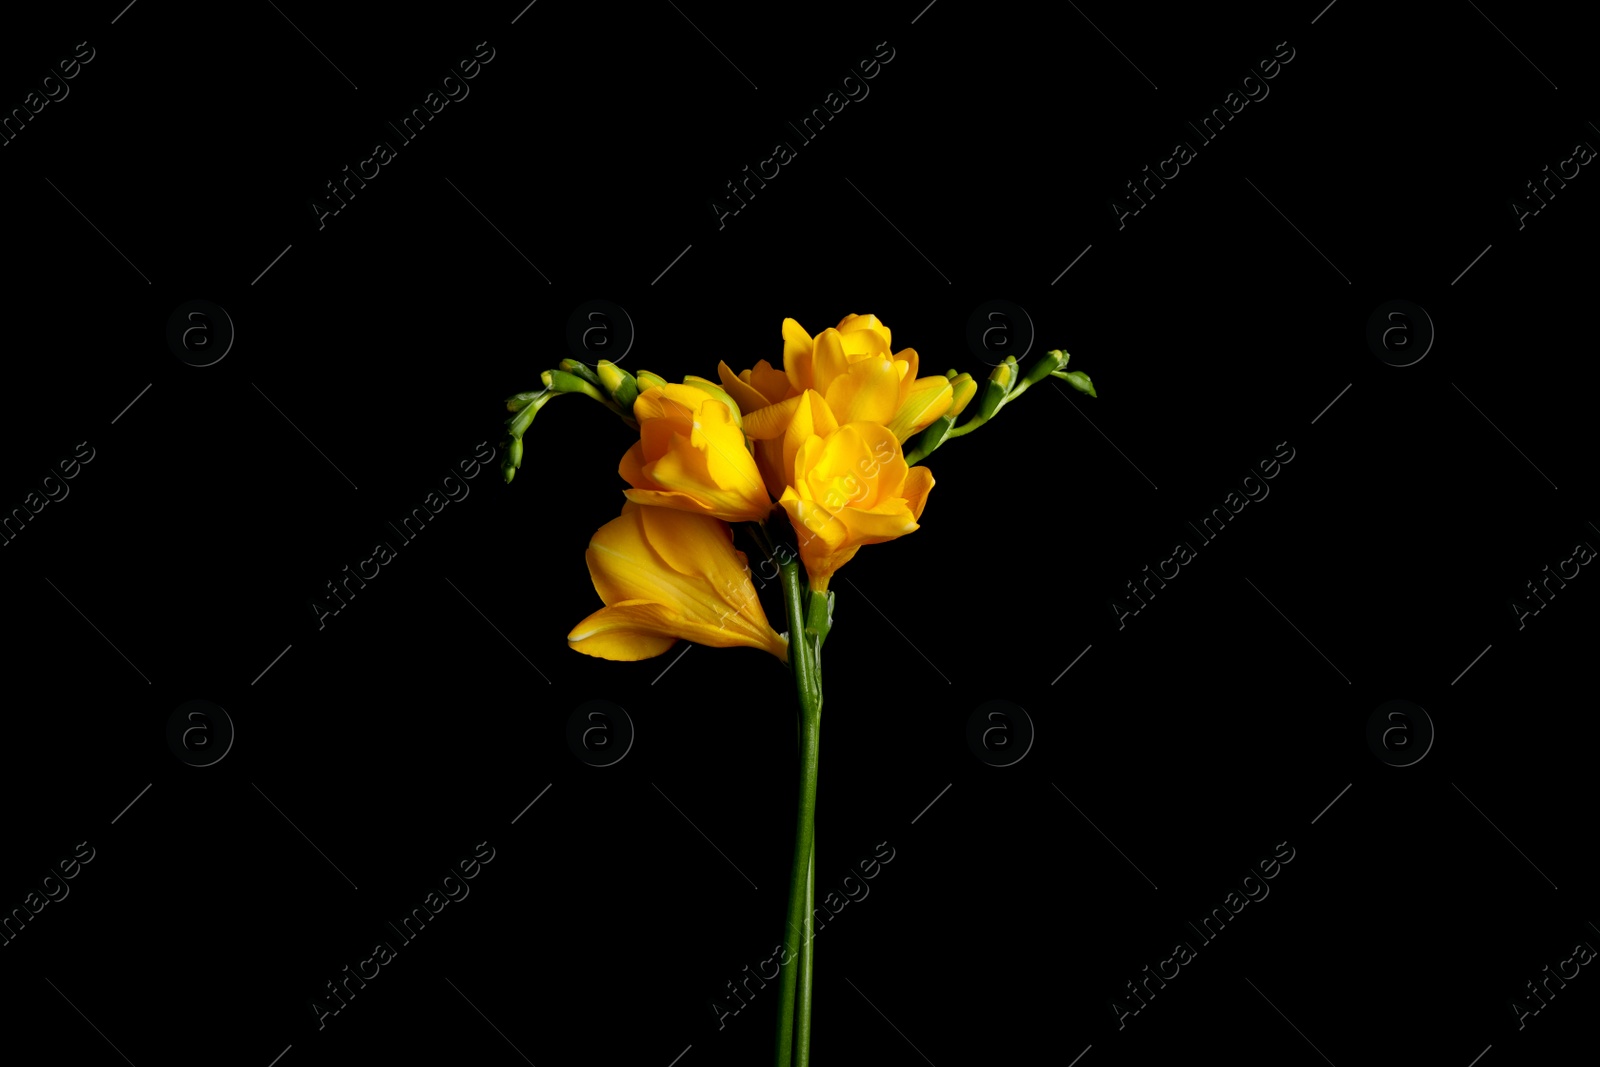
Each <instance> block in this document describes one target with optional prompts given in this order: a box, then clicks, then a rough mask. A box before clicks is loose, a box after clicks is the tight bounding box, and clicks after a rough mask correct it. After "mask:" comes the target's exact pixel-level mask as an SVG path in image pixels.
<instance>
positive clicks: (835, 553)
mask: <svg viewBox="0 0 1600 1067" xmlns="http://www.w3.org/2000/svg"><path fill="white" fill-rule="evenodd" d="M803 395H804V396H807V397H815V396H816V393H815V391H814V390H807V392H806V393H805V394H803ZM813 404H815V402H814V401H813ZM826 408H827V406H826V405H823V410H826ZM787 444H788V442H787V441H785V442H784V446H785V447H787ZM792 470H793V472H794V480H793V482H792V483H791V484H790V485H789V486H787V487H786V488H785V489H784V491H783V495H782V497H781V498H780V499H779V501H778V503H779V504H780V505H781V506H782V507H783V509H784V510H785V511H787V512H788V513H789V521H790V522H791V523H792V524H793V526H794V530H795V534H796V535H797V537H798V538H799V540H800V545H799V548H800V559H801V561H802V562H803V563H804V564H805V567H806V574H807V575H808V576H809V577H810V579H811V588H812V589H815V590H819V591H821V590H826V589H827V588H828V581H829V579H830V578H832V577H833V573H834V571H836V570H838V569H839V568H840V567H842V566H844V565H845V564H846V563H848V562H849V561H850V560H851V559H852V558H853V557H854V556H855V554H856V551H857V550H858V549H859V548H860V547H861V546H862V545H872V544H879V543H881V542H883V541H892V540H894V539H895V538H897V537H903V536H905V535H906V534H908V533H911V532H912V531H913V530H916V529H917V528H918V526H917V522H918V520H919V519H921V518H922V509H923V507H924V505H926V504H927V502H928V491H929V490H931V489H932V488H933V474H932V472H931V471H929V470H928V468H926V467H910V468H907V466H906V461H905V456H904V455H903V454H902V453H901V450H900V442H899V441H898V440H897V439H896V438H895V435H894V434H893V433H891V432H890V431H889V430H888V428H887V427H884V426H880V425H878V424H876V423H871V422H848V423H845V424H843V425H841V426H838V427H837V428H835V429H833V430H832V431H831V432H827V433H825V434H819V433H812V434H810V435H809V436H807V437H806V438H805V439H804V440H802V441H800V442H799V443H798V444H797V446H796V447H795V451H794V454H793V460H792Z"/></svg>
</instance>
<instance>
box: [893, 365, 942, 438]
mask: <svg viewBox="0 0 1600 1067" xmlns="http://www.w3.org/2000/svg"><path fill="white" fill-rule="evenodd" d="M954 399H955V393H954V391H953V390H952V389H951V388H950V381H949V379H947V378H943V377H938V378H918V379H917V380H916V381H915V382H913V383H912V385H911V388H910V389H909V390H908V391H907V393H906V396H905V398H904V399H903V400H902V401H901V402H900V407H899V410H897V411H896V412H895V413H894V417H893V418H892V419H890V420H888V423H887V427H888V430H889V432H890V433H892V434H894V436H895V439H896V440H898V441H899V442H900V443H901V444H905V442H906V440H907V439H908V438H909V437H910V436H911V435H912V434H914V433H916V432H917V431H918V430H923V429H926V428H927V427H929V426H931V425H933V420H934V419H937V418H938V417H939V416H941V415H943V414H944V413H945V412H946V411H948V410H950V404H951V402H952V401H953V400H954Z"/></svg>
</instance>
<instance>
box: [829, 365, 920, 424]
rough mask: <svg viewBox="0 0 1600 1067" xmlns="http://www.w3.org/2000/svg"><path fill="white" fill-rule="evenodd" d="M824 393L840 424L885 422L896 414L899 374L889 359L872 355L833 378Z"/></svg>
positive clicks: (898, 396)
mask: <svg viewBox="0 0 1600 1067" xmlns="http://www.w3.org/2000/svg"><path fill="white" fill-rule="evenodd" d="M825 395H826V396H827V398H828V407H829V408H831V409H832V410H833V414H834V417H835V418H837V419H838V420H839V422H840V423H841V424H843V423H847V422H877V423H886V422H888V421H889V420H890V419H892V418H894V415H895V409H896V408H897V407H898V406H899V403H900V376H899V374H898V372H897V371H896V370H895V365H894V363H892V362H891V361H890V360H887V359H884V358H882V357H870V358H867V359H863V360H859V361H858V362H855V363H852V364H851V365H850V369H849V370H848V371H847V372H846V373H844V374H841V375H839V376H838V377H836V378H834V379H833V381H832V382H830V383H829V385H828V390H827V393H826V394H825ZM929 421H932V420H929Z"/></svg>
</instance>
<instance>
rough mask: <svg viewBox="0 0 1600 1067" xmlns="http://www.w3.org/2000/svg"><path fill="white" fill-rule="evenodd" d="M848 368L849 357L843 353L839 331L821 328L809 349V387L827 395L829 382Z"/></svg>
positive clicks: (842, 343)
mask: <svg viewBox="0 0 1600 1067" xmlns="http://www.w3.org/2000/svg"><path fill="white" fill-rule="evenodd" d="M849 369H850V358H849V357H848V356H847V355H845V351H844V340H843V338H841V337H840V336H839V331H838V330H831V329H830V330H823V331H822V332H821V333H820V334H818V335H817V340H816V344H815V346H814V347H813V348H812V350H811V380H812V385H811V388H813V389H815V390H816V391H817V392H819V393H821V394H822V395H823V396H827V395H828V386H829V384H830V383H832V381H833V380H834V379H835V378H837V377H838V376H839V375H841V374H843V373H844V372H845V371H847V370H849Z"/></svg>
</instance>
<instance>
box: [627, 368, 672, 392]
mask: <svg viewBox="0 0 1600 1067" xmlns="http://www.w3.org/2000/svg"><path fill="white" fill-rule="evenodd" d="M634 378H636V379H637V380H638V382H639V391H640V392H641V393H642V392H644V391H645V390H646V389H655V388H658V387H660V386H663V385H666V384H667V380H666V379H665V378H663V377H662V376H661V375H659V374H656V373H654V372H653V371H647V370H642V371H640V372H639V373H638V374H636V375H634Z"/></svg>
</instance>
